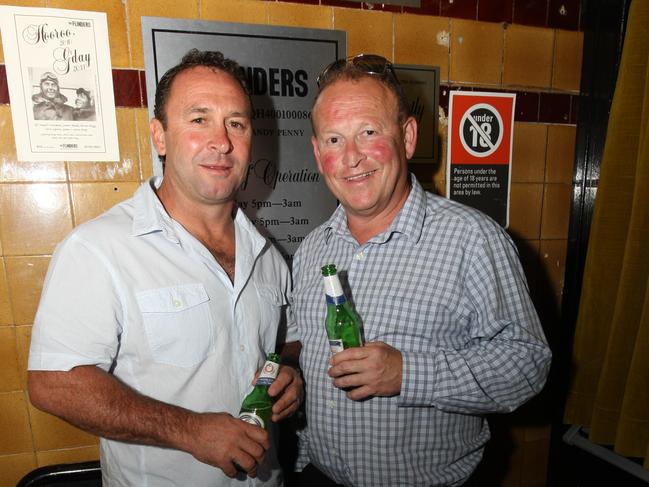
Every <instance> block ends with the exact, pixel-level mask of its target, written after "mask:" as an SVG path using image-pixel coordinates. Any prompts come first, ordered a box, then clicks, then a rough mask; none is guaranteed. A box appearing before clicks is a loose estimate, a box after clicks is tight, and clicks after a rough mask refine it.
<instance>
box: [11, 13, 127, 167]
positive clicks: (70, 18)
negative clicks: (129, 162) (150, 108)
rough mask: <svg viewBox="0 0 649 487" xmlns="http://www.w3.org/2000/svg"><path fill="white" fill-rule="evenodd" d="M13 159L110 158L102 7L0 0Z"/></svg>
mask: <svg viewBox="0 0 649 487" xmlns="http://www.w3.org/2000/svg"><path fill="white" fill-rule="evenodd" d="M0 28H1V29H2V44H3V48H4V56H5V63H6V70H7V83H8V86H9V98H10V101H11V115H12V119H13V124H14V136H15V139H16V152H17V156H18V160H19V161H118V160H119V146H118V139H117V122H116V119H115V100H114V96H113V78H112V71H111V63H110V48H109V43H108V27H107V23H106V14H105V13H103V12H81V11H76V10H59V9H44V8H25V7H11V6H0Z"/></svg>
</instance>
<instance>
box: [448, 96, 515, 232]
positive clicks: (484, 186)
mask: <svg viewBox="0 0 649 487" xmlns="http://www.w3.org/2000/svg"><path fill="white" fill-rule="evenodd" d="M450 95H451V96H450V101H449V117H448V120H449V127H448V138H449V139H448V167H447V171H448V172H447V176H446V181H447V183H446V194H447V196H448V197H449V198H450V199H452V200H456V201H459V202H460V203H464V204H466V205H469V206H473V207H474V208H477V209H479V210H481V211H483V212H484V213H486V214H487V215H489V216H490V217H492V218H493V219H494V220H496V221H497V222H498V223H500V224H501V225H502V226H503V227H507V225H508V223H509V188H510V179H511V155H512V141H513V124H514V104H515V101H516V95H515V94H508V93H478V92H461V91H451V93H450Z"/></svg>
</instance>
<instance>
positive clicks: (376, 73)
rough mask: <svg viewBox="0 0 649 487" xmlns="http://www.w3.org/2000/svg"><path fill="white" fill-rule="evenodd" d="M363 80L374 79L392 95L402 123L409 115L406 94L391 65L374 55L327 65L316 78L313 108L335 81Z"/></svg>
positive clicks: (363, 55)
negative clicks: (316, 85)
mask: <svg viewBox="0 0 649 487" xmlns="http://www.w3.org/2000/svg"><path fill="white" fill-rule="evenodd" d="M363 78H371V79H375V80H376V81H378V82H380V83H381V84H382V85H383V86H385V87H386V88H387V89H388V90H390V91H391V92H392V93H393V94H394V96H395V98H396V100H397V110H398V112H399V123H400V124H402V123H404V122H405V121H406V119H407V118H408V117H409V116H410V115H411V112H410V104H409V103H408V99H407V98H406V94H405V92H404V91H403V87H402V86H401V83H399V79H398V78H397V75H396V74H395V72H394V69H393V68H392V63H390V61H388V60H387V59H385V58H384V57H382V56H379V55H376V54H359V55H357V56H352V57H349V58H347V59H339V60H337V61H334V62H333V63H331V64H330V65H328V66H327V67H326V68H325V69H324V70H323V71H322V73H320V76H318V79H317V83H318V88H319V90H318V93H317V95H316V97H315V100H313V106H315V104H316V102H317V101H318V97H319V96H320V94H321V93H322V92H323V91H324V90H325V89H326V88H327V86H329V85H331V84H333V83H335V82H336V81H358V80H360V79H363ZM312 124H313V120H312ZM314 132H315V131H314Z"/></svg>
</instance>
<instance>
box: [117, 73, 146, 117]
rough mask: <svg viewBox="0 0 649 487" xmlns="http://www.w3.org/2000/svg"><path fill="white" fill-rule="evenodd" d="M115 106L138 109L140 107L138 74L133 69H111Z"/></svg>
mask: <svg viewBox="0 0 649 487" xmlns="http://www.w3.org/2000/svg"><path fill="white" fill-rule="evenodd" d="M113 89H114V92H115V106H116V107H127V108H139V107H141V106H142V94H141V93H140V72H139V71H138V70H135V69H113Z"/></svg>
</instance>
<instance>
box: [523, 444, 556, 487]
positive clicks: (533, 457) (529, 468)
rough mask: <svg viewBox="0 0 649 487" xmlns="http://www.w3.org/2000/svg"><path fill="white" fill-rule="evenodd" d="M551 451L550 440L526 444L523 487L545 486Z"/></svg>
mask: <svg viewBox="0 0 649 487" xmlns="http://www.w3.org/2000/svg"><path fill="white" fill-rule="evenodd" d="M549 451H550V439H549V438H547V439H542V440H537V441H530V442H526V443H525V444H524V446H523V465H522V466H523V468H522V476H521V480H522V482H521V485H532V484H535V483H540V484H541V485H545V481H546V479H547V473H548V472H547V465H548V456H549Z"/></svg>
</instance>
